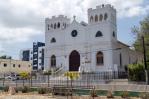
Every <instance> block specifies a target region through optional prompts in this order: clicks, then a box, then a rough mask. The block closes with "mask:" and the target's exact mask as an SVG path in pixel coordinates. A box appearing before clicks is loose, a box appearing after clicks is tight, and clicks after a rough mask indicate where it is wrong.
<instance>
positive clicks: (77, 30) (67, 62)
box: [44, 4, 142, 72]
mask: <svg viewBox="0 0 149 99" xmlns="http://www.w3.org/2000/svg"><path fill="white" fill-rule="evenodd" d="M116 20H117V18H116V9H115V8H114V7H113V6H111V5H110V4H106V5H100V6H97V7H96V8H95V9H92V8H90V9H88V23H86V22H83V21H82V22H78V21H77V20H76V18H75V16H74V19H73V21H72V22H71V21H70V19H69V18H68V17H67V16H64V15H59V16H52V18H46V19H45V58H44V59H45V70H50V69H52V68H62V69H63V71H80V72H81V71H84V72H100V71H121V70H122V71H125V66H126V65H128V64H130V63H136V62H138V61H142V55H141V57H140V54H138V53H137V52H135V51H133V50H131V49H130V48H129V46H128V45H126V44H124V43H122V42H120V41H118V40H117V23H116Z"/></svg>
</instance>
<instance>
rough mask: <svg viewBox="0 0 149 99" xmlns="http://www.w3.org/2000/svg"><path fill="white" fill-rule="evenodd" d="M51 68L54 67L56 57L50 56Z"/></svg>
mask: <svg viewBox="0 0 149 99" xmlns="http://www.w3.org/2000/svg"><path fill="white" fill-rule="evenodd" d="M51 67H56V56H55V55H52V56H51Z"/></svg>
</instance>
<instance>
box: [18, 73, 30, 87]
mask: <svg viewBox="0 0 149 99" xmlns="http://www.w3.org/2000/svg"><path fill="white" fill-rule="evenodd" d="M20 76H21V78H22V80H23V86H24V80H25V79H29V77H30V75H29V73H27V72H21V73H20Z"/></svg>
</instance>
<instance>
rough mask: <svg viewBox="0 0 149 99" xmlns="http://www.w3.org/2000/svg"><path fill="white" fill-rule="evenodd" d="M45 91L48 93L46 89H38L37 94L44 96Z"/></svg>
mask: <svg viewBox="0 0 149 99" xmlns="http://www.w3.org/2000/svg"><path fill="white" fill-rule="evenodd" d="M47 91H48V90H47V88H39V89H38V93H39V94H46V93H47Z"/></svg>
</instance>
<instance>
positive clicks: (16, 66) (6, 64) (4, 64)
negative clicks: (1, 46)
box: [0, 59, 32, 74]
mask: <svg viewBox="0 0 149 99" xmlns="http://www.w3.org/2000/svg"><path fill="white" fill-rule="evenodd" d="M31 71H32V66H31V62H28V61H21V60H13V59H0V74H3V73H20V72H28V73H30V72H31Z"/></svg>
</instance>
